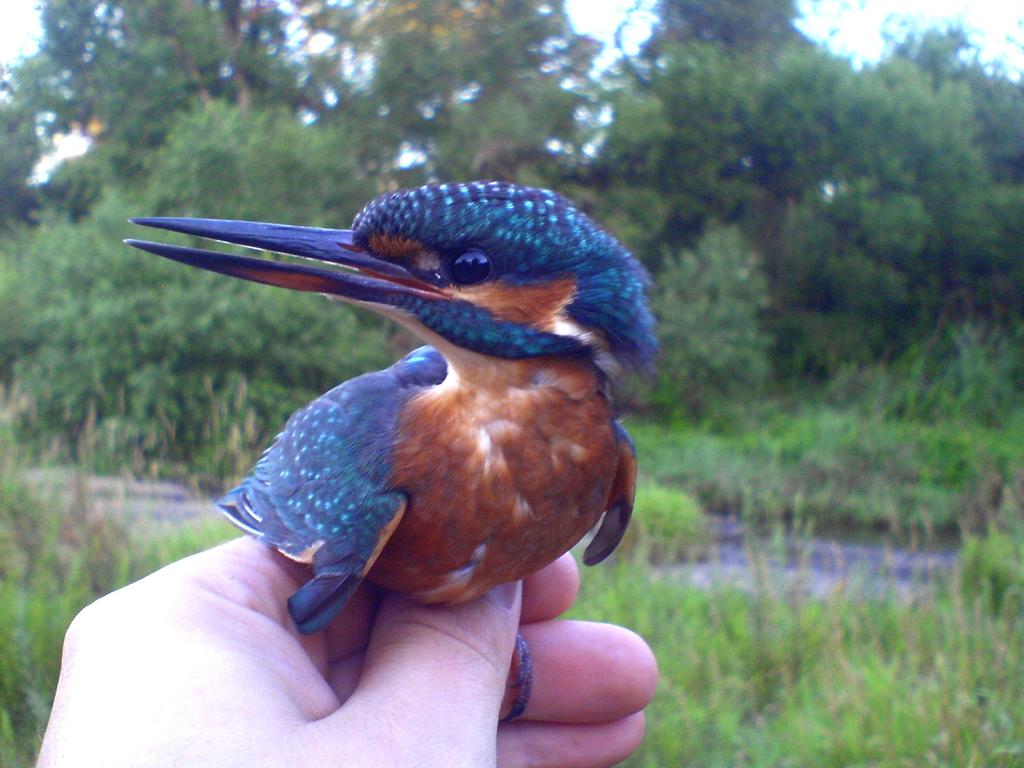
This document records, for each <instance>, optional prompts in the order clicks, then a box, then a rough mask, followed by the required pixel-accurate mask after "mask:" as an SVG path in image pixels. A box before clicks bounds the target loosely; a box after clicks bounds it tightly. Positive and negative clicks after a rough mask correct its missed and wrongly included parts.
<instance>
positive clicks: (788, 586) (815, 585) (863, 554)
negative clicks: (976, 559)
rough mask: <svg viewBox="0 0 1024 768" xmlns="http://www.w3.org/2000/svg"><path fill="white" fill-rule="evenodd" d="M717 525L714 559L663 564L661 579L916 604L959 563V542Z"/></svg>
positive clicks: (723, 521) (721, 519) (720, 520)
mask: <svg viewBox="0 0 1024 768" xmlns="http://www.w3.org/2000/svg"><path fill="white" fill-rule="evenodd" d="M711 524H712V526H713V527H714V528H715V539H714V543H713V544H712V546H711V547H710V551H709V552H708V553H707V554H706V556H703V557H700V558H698V559H694V560H691V561H688V562H681V563H672V564H666V565H660V566H658V567H657V569H656V572H657V573H658V575H659V576H661V577H663V578H669V579H673V580H678V581H682V582H685V583H689V584H693V585H694V586H698V587H711V586H715V585H720V584H729V585H732V586H736V587H739V588H741V589H751V590H753V589H754V588H755V587H757V586H758V585H763V584H765V583H769V584H771V585H772V587H773V588H775V589H781V590H786V591H789V592H797V593H800V594H805V595H811V596H816V597H826V596H828V595H832V594H835V593H838V592H844V593H846V594H856V595H860V596H864V597H890V596H891V597H896V598H899V599H904V600H910V599H912V598H914V597H915V596H917V595H920V594H924V593H927V592H930V591H931V590H932V589H934V587H935V584H936V583H937V581H938V580H939V579H940V578H941V577H944V576H945V575H947V574H949V573H950V572H951V571H952V570H953V569H954V568H955V567H956V564H957V561H958V549H957V547H956V546H955V544H954V543H953V542H951V541H945V542H940V543H938V544H937V545H935V546H934V547H932V546H929V547H924V548H922V547H906V546H898V545H895V544H893V543H892V542H891V541H889V540H887V539H886V538H885V537H883V536H878V537H875V539H874V540H873V541H865V540H864V539H863V536H858V537H856V538H854V537H849V538H846V537H844V536H842V535H840V534H836V535H832V536H805V535H800V534H797V533H793V532H791V531H790V532H780V533H778V534H776V535H773V536H766V535H758V534H755V533H752V532H750V531H747V530H746V529H745V527H744V525H743V524H742V523H741V522H740V521H739V520H737V519H736V518H735V517H728V516H715V517H712V518H711Z"/></svg>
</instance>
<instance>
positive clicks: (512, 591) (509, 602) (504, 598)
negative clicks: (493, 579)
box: [491, 581, 522, 611]
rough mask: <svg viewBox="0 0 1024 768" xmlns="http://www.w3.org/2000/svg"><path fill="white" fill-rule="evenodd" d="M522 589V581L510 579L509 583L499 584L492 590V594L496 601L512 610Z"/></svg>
mask: <svg viewBox="0 0 1024 768" xmlns="http://www.w3.org/2000/svg"><path fill="white" fill-rule="evenodd" d="M520 589H522V582H519V581H510V582H508V583H507V584H499V585H498V586H496V587H495V588H494V589H492V590H491V595H492V596H493V599H494V601H495V602H496V603H497V604H498V605H500V606H501V607H502V608H504V609H505V610H507V611H511V610H512V607H513V606H514V605H515V604H516V600H518V599H519V590H520Z"/></svg>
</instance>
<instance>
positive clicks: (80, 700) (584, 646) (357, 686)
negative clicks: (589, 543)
mask: <svg viewBox="0 0 1024 768" xmlns="http://www.w3.org/2000/svg"><path fill="white" fill-rule="evenodd" d="M307 576H308V573H307V572H306V570H305V569H303V568H301V567H299V566H295V565H294V564H292V563H288V562H286V561H284V560H283V558H281V557H280V556H278V555H277V554H276V553H274V552H272V551H271V550H270V549H269V548H267V547H264V546H263V545H261V544H259V543H258V542H256V541H254V540H252V539H250V538H248V537H245V538H241V539H237V540H234V541H231V542H229V543H227V544H224V545H221V546H219V547H215V548H214V549H211V550H209V551H207V552H203V553H200V554H198V555H195V556H193V557H189V558H186V559H184V560H181V561H180V562H177V563H174V564H172V565H170V566H168V567H166V568H164V569H162V570H160V571H158V572H157V573H155V574H153V575H152V576H149V577H147V578H145V579H142V580H141V581H139V582H137V583H135V584H132V585H130V586H128V587H125V588H124V589H121V590H119V591H117V592H114V593H112V594H110V595H108V596H106V597H104V598H102V599H100V600H98V601H97V602H96V603H94V604H93V605H91V606H89V607H88V608H86V609H85V610H84V611H82V613H81V614H80V615H79V616H78V617H77V618H76V619H75V621H74V622H73V623H72V625H71V628H70V629H69V630H68V634H67V637H66V639H65V645H64V658H63V664H62V669H61V676H60V683H59V685H58V688H57V694H56V699H55V701H54V705H53V712H52V714H51V717H50V723H49V726H48V728H47V731H46V736H45V738H44V740H43V746H42V750H41V753H40V759H39V766H40V768H46V767H48V766H58V765H75V766H91V765H97V766H98V765H102V766H109V767H110V768H118V767H120V766H132V767H133V768H137V767H139V766H182V765H188V766H228V765H232V766H234V765H246V766H260V765H267V766H290V765H301V766H303V768H318V767H319V766H330V767H331V768H344V766H377V767H378V768H386V767H387V766H417V765H422V766H438V765H459V766H491V765H495V764H496V763H497V764H498V765H500V766H503V767H505V768H511V767H513V766H556V765H557V766H560V767H565V766H580V767H583V766H606V765H613V764H615V763H617V762H619V761H621V760H622V759H624V758H625V757H626V756H627V755H629V754H630V753H631V752H632V751H633V750H634V749H635V748H636V747H637V745H638V744H639V742H640V739H641V738H642V736H643V729H644V721H643V713H642V711H641V710H642V709H643V708H644V707H645V706H646V705H647V704H648V703H649V701H650V700H651V697H652V696H653V693H654V687H655V684H656V680H657V669H656V666H655V662H654V658H653V656H652V655H651V652H650V650H649V649H648V647H647V646H646V644H645V643H644V642H643V640H641V639H640V638H639V637H637V636H636V635H634V634H633V633H631V632H629V631H627V630H625V629H622V628H620V627H616V626H612V625H607V624H592V623H587V622H578V621H553V619H554V618H555V617H556V616H558V615H559V614H561V613H562V612H563V611H565V610H566V609H567V608H568V607H569V606H570V605H571V604H572V602H573V601H574V600H575V597H576V592H577V589H578V586H579V575H578V573H577V570H576V564H575V562H574V561H573V560H572V558H571V557H569V556H565V557H563V558H561V559H560V560H558V561H556V562H555V563H553V564H552V565H550V566H548V567H547V568H545V569H543V570H542V571H540V572H539V573H537V574H535V575H534V576H531V577H530V578H528V579H526V580H525V582H524V584H523V586H522V589H520V587H519V585H518V584H511V585H505V586H503V587H498V588H496V589H494V590H492V591H491V592H490V593H488V594H487V595H485V596H483V597H481V598H478V599H477V600H474V601H472V602H470V603H466V604H464V605H458V606H425V605H420V604H417V603H415V602H413V601H411V600H409V599H407V598H404V597H401V596H398V595H393V594H381V593H379V592H378V591H377V590H375V589H373V588H369V587H365V586H364V587H361V588H360V589H359V591H357V592H356V594H355V596H354V597H353V598H352V600H351V601H350V602H349V604H348V605H347V606H346V607H345V610H344V611H343V612H342V614H341V615H340V616H339V617H338V618H337V619H336V620H335V621H333V622H332V623H331V625H330V626H329V627H328V628H327V629H326V630H325V631H324V632H321V633H318V634H316V635H312V636H303V635H300V634H298V632H297V631H296V630H295V627H294V625H293V624H292V622H291V619H290V618H289V616H288V613H287V610H286V607H285V601H286V599H287V598H288V596H289V595H290V594H292V592H294V591H295V589H296V588H297V587H298V586H299V584H300V583H301V581H302V580H304V579H305V578H306V577H307ZM517 628H518V630H519V631H520V632H521V633H522V635H523V636H524V637H525V638H526V640H527V641H528V643H529V645H530V650H531V654H532V657H533V665H534V682H533V694H532V696H531V698H530V701H529V704H528V705H527V708H526V712H525V713H524V715H523V716H522V717H521V718H520V719H517V720H515V721H514V722H511V723H503V724H501V725H499V724H498V718H499V714H500V713H501V712H502V711H503V708H504V710H505V711H507V709H508V706H509V703H508V700H507V699H508V697H507V696H506V681H507V677H508V671H509V665H510V662H511V658H512V652H513V645H514V641H515V636H516V631H517ZM503 699H505V701H504V703H503ZM495 735H496V736H495Z"/></svg>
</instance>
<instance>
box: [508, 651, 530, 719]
mask: <svg viewBox="0 0 1024 768" xmlns="http://www.w3.org/2000/svg"><path fill="white" fill-rule="evenodd" d="M508 677H509V682H508V687H507V689H506V694H505V698H506V700H508V699H510V698H511V706H510V708H509V710H508V713H507V714H506V715H505V716H504V717H503V718H501V722H503V723H507V722H510V721H512V720H515V719H516V718H517V717H519V716H520V715H522V714H523V712H525V711H526V705H527V703H528V702H529V701H530V692H531V690H532V689H533V659H532V658H531V656H530V646H529V645H527V643H526V639H525V638H524V637H523V636H522V635H521V634H518V635H516V648H515V651H514V652H513V654H512V669H511V670H510V671H509V676H508Z"/></svg>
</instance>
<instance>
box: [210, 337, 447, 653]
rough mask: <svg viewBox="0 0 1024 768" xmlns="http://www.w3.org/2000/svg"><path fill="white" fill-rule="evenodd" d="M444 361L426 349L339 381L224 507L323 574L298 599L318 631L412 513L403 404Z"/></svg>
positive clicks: (304, 620)
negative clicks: (398, 463) (395, 463)
mask: <svg viewBox="0 0 1024 768" xmlns="http://www.w3.org/2000/svg"><path fill="white" fill-rule="evenodd" d="M446 373H447V366H446V364H445V361H444V358H443V357H442V356H441V355H440V353H438V352H437V351H436V350H434V349H432V348H431V347H421V348H420V349H417V350H415V351H414V352H411V353H410V354H408V355H406V356H405V357H404V358H402V359H401V360H399V361H398V362H397V363H395V364H394V365H393V366H391V367H390V368H388V369H386V370H383V371H377V372H375V373H368V374H365V375H363V376H359V377H357V378H355V379H352V380H351V381H347V382H345V383H344V384H341V385H340V386H337V387H335V388H334V389H332V390H331V391H330V392H328V393H326V394H325V395H322V396H321V397H319V398H317V399H316V400H314V401H313V402H311V403H310V404H309V405H307V406H305V407H304V408H301V409H300V410H298V411H296V412H295V413H294V414H293V415H292V416H291V418H290V419H288V423H287V425H285V428H284V430H283V431H282V432H281V434H280V435H278V436H277V439H276V440H275V441H274V443H273V445H271V446H270V448H268V449H267V451H266V452H265V453H264V454H263V457H262V458H261V459H260V460H259V462H258V463H257V464H256V467H255V469H254V470H253V472H252V474H250V475H249V477H247V478H246V479H245V480H244V481H243V482H242V483H241V485H239V486H238V487H237V488H235V489H234V490H232V491H230V492H229V493H228V494H227V495H226V496H225V497H224V498H223V499H221V500H220V501H219V502H218V506H219V507H220V508H221V509H222V510H223V511H224V513H225V514H226V515H227V517H228V518H229V519H230V520H231V521H232V522H233V523H234V524H235V525H237V526H238V527H239V528H241V529H242V530H244V531H246V532H247V533H250V534H252V535H253V536H256V537H257V538H259V539H260V540H262V541H263V542H265V543H267V544H269V545H271V546H273V547H276V548H277V549H279V550H280V551H281V552H283V553H284V554H285V555H287V556H289V557H291V558H293V559H295V560H300V561H302V562H312V564H313V573H314V577H313V579H312V580H310V581H309V582H307V583H306V584H305V585H303V586H302V587H301V588H300V589H299V590H298V592H296V593H295V594H294V595H293V596H292V597H291V599H289V601H288V609H289V611H290V613H291V615H292V618H293V619H294V620H295V623H296V625H297V626H298V628H299V630H300V631H301V632H303V633H306V634H308V633H311V632H316V631H317V630H319V629H321V628H323V627H324V626H325V625H326V624H327V623H328V622H329V621H330V620H331V619H332V618H333V617H334V616H335V615H336V614H337V613H338V611H340V610H341V608H342V606H344V604H345V602H346V601H347V600H348V598H349V597H350V596H351V595H352V592H354V591H355V588H356V587H357V586H358V585H359V582H360V581H361V580H362V578H363V576H364V575H365V573H366V572H367V570H369V567H370V566H371V565H372V564H373V560H374V559H375V558H376V556H377V554H379V552H380V549H381V547H382V546H383V545H384V543H385V542H386V540H387V537H388V536H390V534H391V532H392V531H393V530H394V528H395V526H396V525H397V524H398V521H399V520H400V519H401V515H402V513H403V512H404V510H405V503H406V498H405V494H404V493H401V492H400V491H396V490H394V489H392V488H390V487H389V481H390V478H391V476H392V457H393V455H394V440H395V431H396V425H397V421H398V416H399V414H400V413H401V410H402V407H403V406H404V405H405V403H406V402H407V401H408V399H409V398H410V397H412V396H413V395H414V394H416V393H417V392H419V391H421V390H422V389H424V388H425V387H429V386H433V385H434V384H438V383H440V382H441V381H442V380H443V379H444V377H445V375H446Z"/></svg>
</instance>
